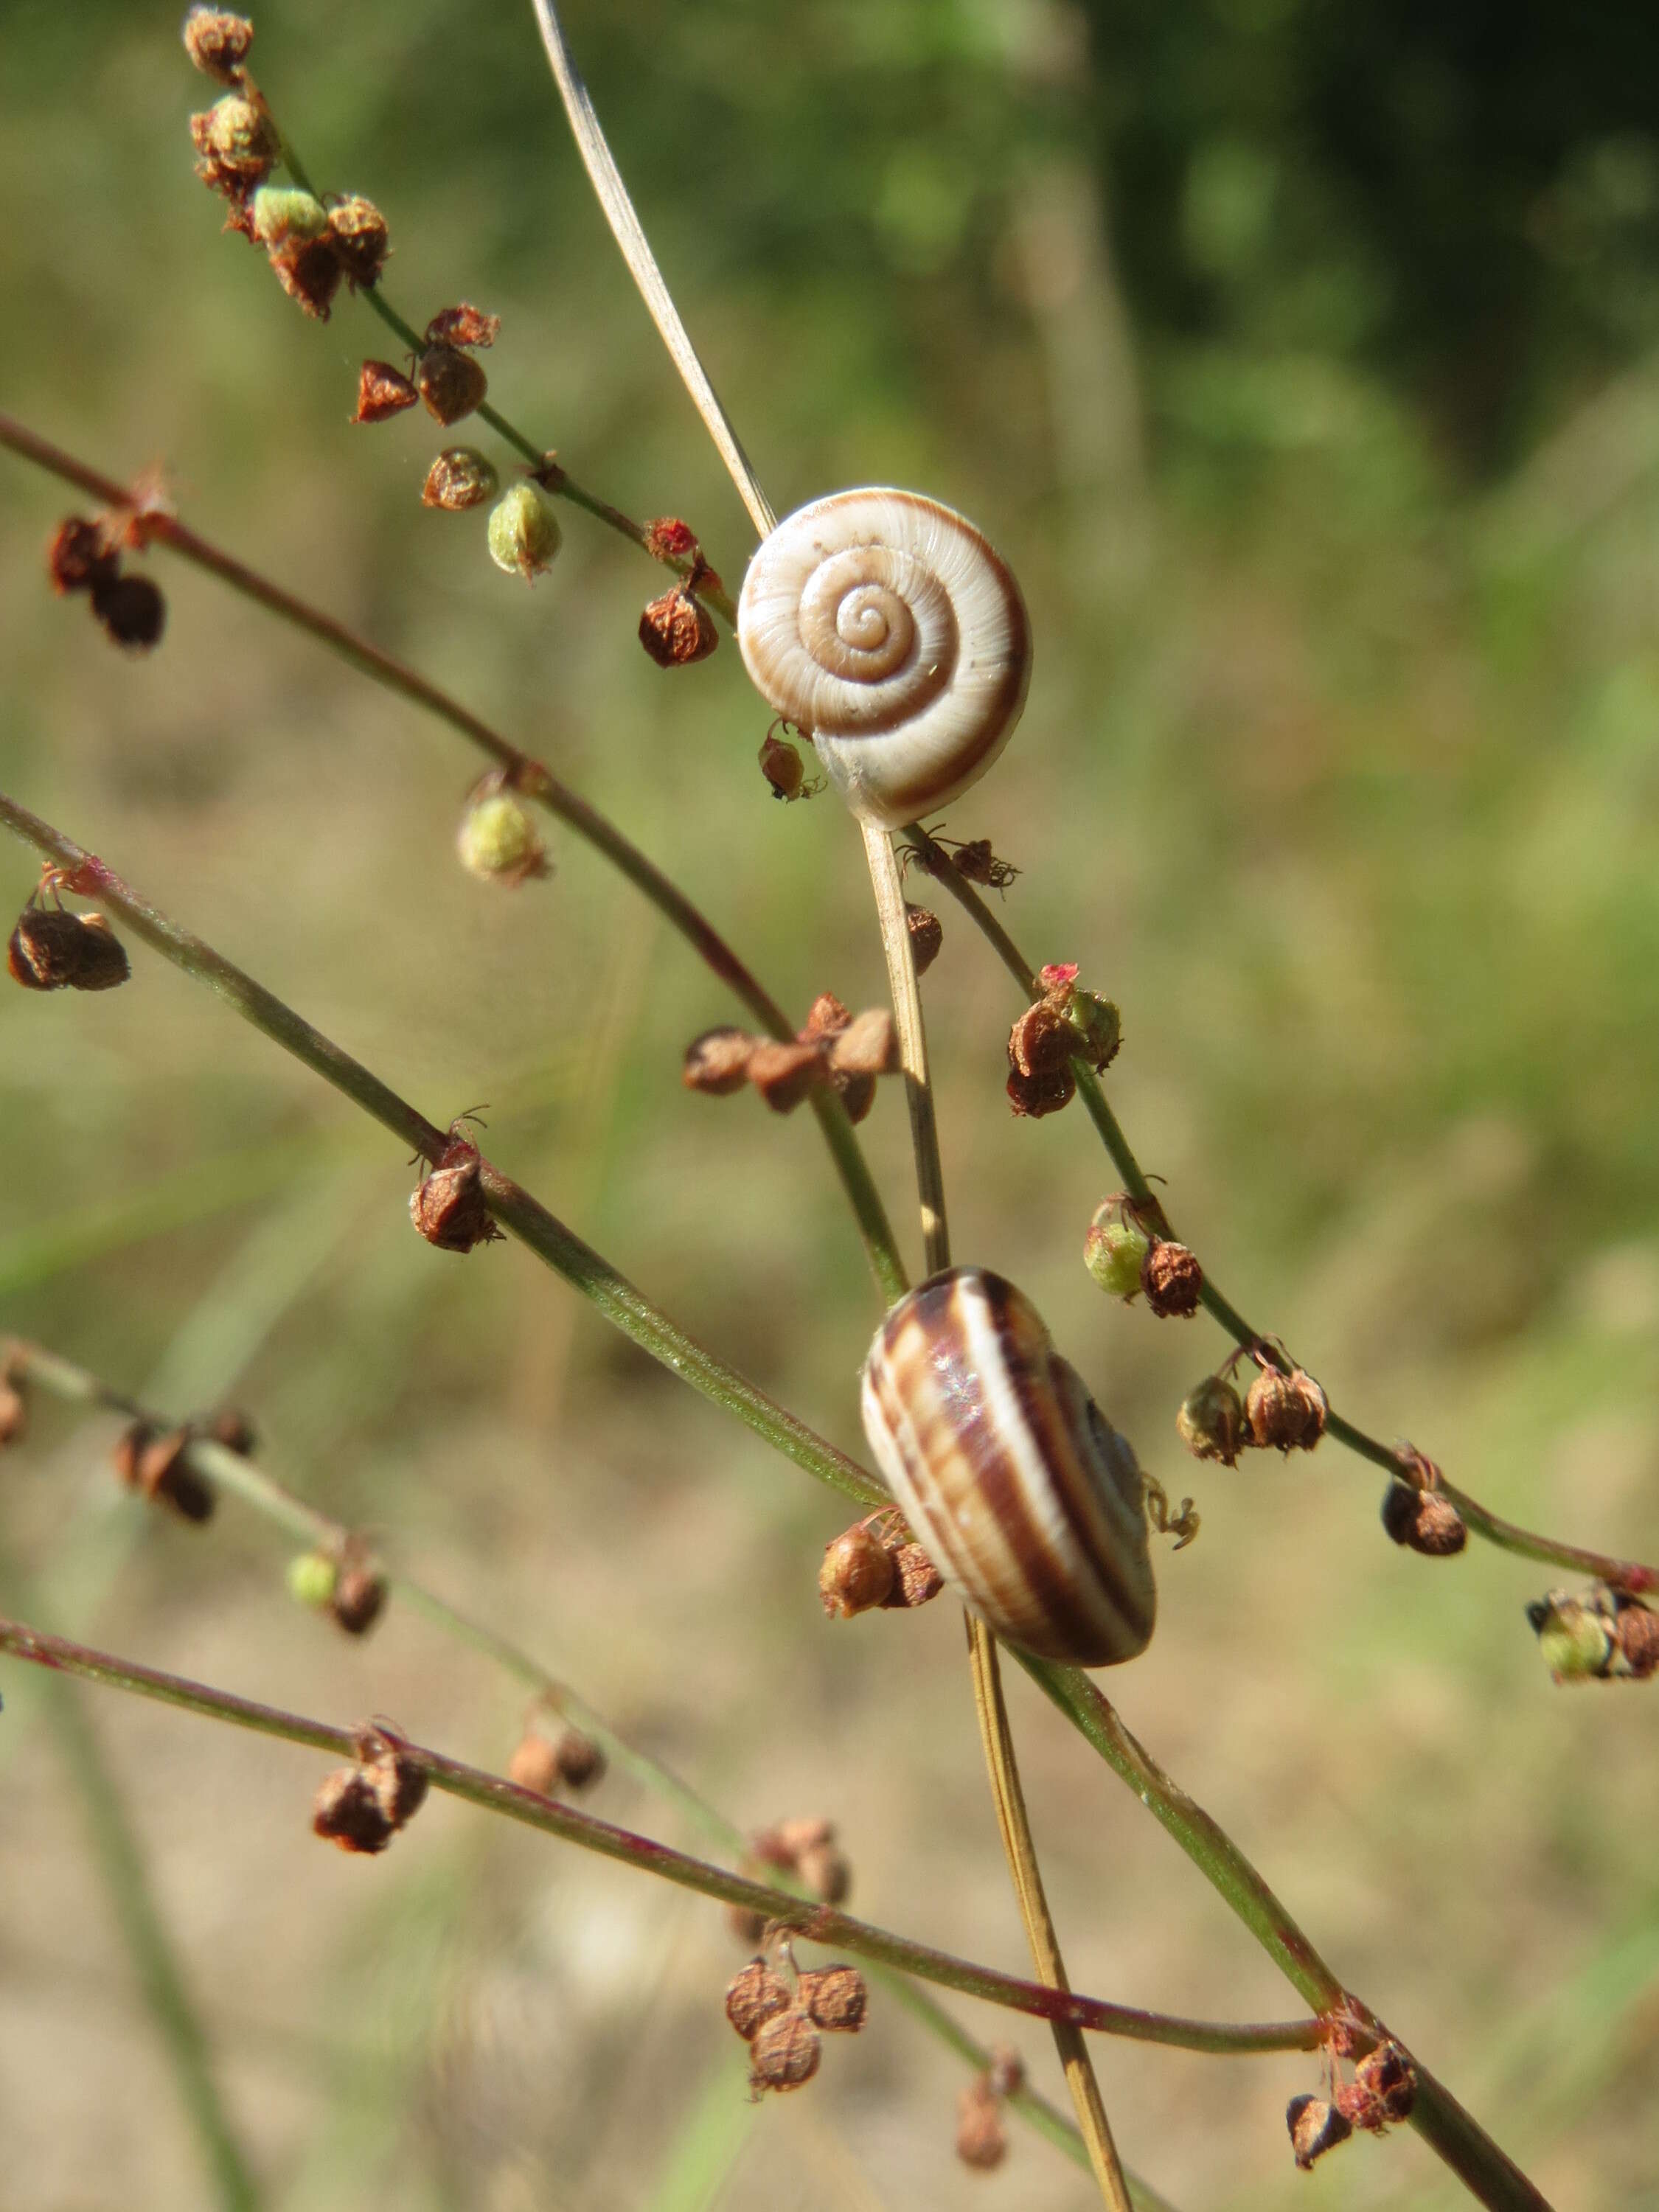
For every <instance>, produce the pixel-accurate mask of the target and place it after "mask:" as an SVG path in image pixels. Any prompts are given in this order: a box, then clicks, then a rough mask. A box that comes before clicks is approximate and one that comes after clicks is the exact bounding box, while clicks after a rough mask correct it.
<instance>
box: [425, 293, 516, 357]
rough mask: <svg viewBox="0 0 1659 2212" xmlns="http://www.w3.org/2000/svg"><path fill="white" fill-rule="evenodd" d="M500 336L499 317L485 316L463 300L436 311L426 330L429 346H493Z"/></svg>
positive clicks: (477, 308)
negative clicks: (453, 305)
mask: <svg viewBox="0 0 1659 2212" xmlns="http://www.w3.org/2000/svg"><path fill="white" fill-rule="evenodd" d="M500 336H501V317H500V316H499V315H487V314H485V313H484V311H483V308H482V307H474V306H473V305H472V304H471V301H467V300H462V301H459V303H458V305H456V306H455V307H440V308H439V310H438V312H437V313H436V314H435V315H434V317H433V318H432V320H431V321H430V322H429V323H428V325H427V326H426V342H427V343H428V345H429V346H435V345H448V346H493V345H494V344H495V341H496V339H497V338H498V337H500Z"/></svg>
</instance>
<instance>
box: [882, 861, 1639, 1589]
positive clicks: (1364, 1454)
mask: <svg viewBox="0 0 1659 2212" xmlns="http://www.w3.org/2000/svg"><path fill="white" fill-rule="evenodd" d="M902 835H903V836H904V837H905V839H906V840H907V842H908V845H909V848H910V849H911V851H912V852H913V853H915V854H916V855H917V857H918V858H919V859H920V860H922V861H923V862H924V864H927V863H928V861H929V859H930V856H931V855H933V854H936V853H937V851H938V849H939V848H938V847H937V846H936V845H935V844H934V842H933V839H932V838H931V837H929V836H928V835H927V831H926V830H925V829H923V828H922V826H921V823H917V822H911V823H907V824H906V826H905V828H904V830H903V832H902ZM927 872H928V874H929V875H930V876H931V877H932V878H933V881H934V882H935V883H937V884H943V885H944V887H945V890H947V891H948V892H949V893H950V895H951V897H952V898H953V899H954V900H955V901H956V902H957V905H958V906H959V907H960V908H962V910H963V913H964V914H966V915H968V917H969V920H970V921H972V922H973V924H974V927H975V928H976V929H977V930H978V931H979V933H980V934H981V936H982V937H983V938H984V939H986V941H987V943H988V944H989V945H991V947H992V949H993V950H994V951H995V953H996V955H997V957H998V958H999V959H1000V961H1001V963H1002V964H1003V966H1004V967H1005V968H1006V969H1007V970H1008V972H1009V974H1010V975H1012V977H1013V979H1014V981H1016V982H1017V983H1018V986H1019V987H1020V989H1021V990H1022V991H1024V994H1025V995H1026V997H1027V998H1028V999H1029V1000H1031V1001H1032V1002H1033V1003H1034V1004H1035V1002H1036V1000H1039V999H1041V998H1042V995H1043V988H1042V982H1041V981H1040V980H1039V978H1038V976H1037V974H1036V970H1035V969H1033V968H1032V967H1031V966H1030V963H1029V962H1028V961H1027V960H1026V958H1025V956H1024V953H1023V952H1022V951H1020V949H1019V947H1018V945H1016V944H1015V943H1014V940H1013V939H1012V937H1010V935H1009V934H1008V933H1007V931H1006V929H1005V928H1004V927H1003V926H1002V924H1001V922H1000V921H998V919H997V917H996V915H994V914H993V913H992V911H991V909H990V908H989V907H987V905H986V903H985V902H984V900H983V899H981V897H980V896H979V895H978V893H977V892H976V891H975V890H974V888H973V886H972V884H969V882H968V881H967V879H966V878H964V877H963V875H962V874H961V873H960V872H958V870H957V869H956V868H954V867H952V866H951V865H950V863H949V862H948V860H947V861H946V862H945V864H944V865H943V866H939V865H929V866H928V867H927ZM1072 1073H1073V1075H1074V1076H1075V1077H1076V1079H1077V1087H1078V1095H1079V1097H1080V1098H1081V1099H1082V1101H1083V1104H1084V1109H1085V1112H1086V1113H1087V1114H1088V1116H1089V1118H1090V1120H1091V1121H1092V1122H1093V1123H1094V1125H1095V1127H1096V1128H1097V1131H1098V1132H1099V1133H1100V1139H1101V1142H1102V1143H1103V1145H1104V1146H1105V1147H1106V1150H1107V1152H1109V1154H1110V1155H1111V1158H1112V1164H1113V1165H1114V1166H1115V1168H1116V1170H1117V1171H1118V1174H1119V1175H1120V1176H1121V1177H1122V1179H1123V1187H1124V1188H1125V1190H1126V1191H1127V1193H1128V1194H1129V1195H1130V1197H1132V1198H1134V1199H1138V1200H1139V1201H1140V1203H1141V1204H1142V1205H1143V1206H1151V1207H1155V1208H1156V1209H1157V1212H1158V1218H1159V1219H1160V1220H1162V1221H1164V1222H1165V1224H1166V1225H1167V1220H1168V1217H1167V1215H1166V1214H1165V1212H1164V1203H1163V1200H1161V1199H1160V1198H1159V1197H1158V1194H1157V1192H1156V1191H1155V1190H1154V1189H1153V1188H1152V1185H1151V1183H1150V1182H1148V1181H1147V1179H1146V1173H1145V1171H1144V1170H1143V1169H1142V1167H1141V1164H1140V1163H1139V1160H1138V1159H1137V1158H1135V1155H1134V1152H1133V1148H1132V1147H1131V1146H1130V1143H1129V1140H1128V1139H1127V1137H1126V1136H1125V1135H1124V1133H1123V1129H1122V1126H1121V1123H1120V1122H1119V1121H1118V1118H1117V1116H1116V1115H1115V1114H1114V1113H1113V1111H1112V1109H1111V1106H1110V1103H1109V1101H1108V1099H1107V1097H1106V1093H1105V1091H1104V1090H1103V1088H1102V1086H1101V1082H1100V1078H1099V1077H1098V1075H1097V1073H1095V1070H1094V1068H1093V1067H1092V1066H1091V1065H1090V1063H1089V1062H1088V1061H1087V1060H1084V1059H1081V1058H1077V1059H1074V1060H1073V1062H1072ZM1200 1297H1201V1298H1202V1300H1203V1304H1204V1307H1205V1310H1206V1312H1207V1313H1208V1314H1209V1315H1210V1316H1212V1319H1214V1320H1215V1321H1217V1322H1219V1323H1220V1325H1221V1327H1222V1328H1224V1329H1225V1331H1226V1332H1227V1334H1228V1335H1229V1336H1231V1338H1232V1340H1233V1341H1234V1343H1235V1344H1237V1346H1239V1347H1240V1349H1241V1350H1243V1351H1246V1352H1253V1353H1254V1354H1255V1356H1256V1357H1257V1358H1261V1359H1263V1360H1266V1361H1267V1362H1268V1363H1269V1364H1271V1365H1273V1366H1275V1367H1278V1368H1279V1370H1281V1371H1282V1372H1285V1373H1288V1372H1289V1371H1290V1369H1291V1364H1292V1363H1291V1360H1290V1359H1289V1358H1288V1357H1287V1356H1286V1355H1285V1353H1284V1352H1282V1351H1281V1350H1280V1349H1279V1346H1277V1345H1276V1344H1274V1343H1273V1341H1272V1340H1269V1339H1268V1338H1267V1337H1265V1336H1264V1335H1263V1334H1262V1332H1261V1330H1259V1329H1256V1328H1252V1327H1251V1325H1250V1323H1249V1322H1248V1321H1246V1319H1245V1318H1244V1316H1243V1314H1242V1313H1241V1312H1240V1311H1239V1310H1238V1308H1237V1306H1236V1305H1234V1304H1233V1303H1232V1301H1231V1299H1230V1298H1227V1297H1224V1296H1223V1294H1222V1292H1221V1291H1220V1290H1219V1289H1218V1287H1217V1285H1215V1284H1214V1283H1213V1282H1212V1281H1211V1279H1210V1276H1209V1273H1208V1271H1207V1270H1206V1273H1205V1277H1204V1287H1203V1290H1202V1291H1201V1292H1200ZM1325 1431H1326V1434H1327V1435H1328V1436H1330V1437H1334V1438H1335V1439H1336V1441H1337V1442H1338V1443H1342V1444H1346V1446H1347V1448H1348V1449H1349V1450H1350V1451H1352V1452H1354V1453H1357V1454H1358V1456H1359V1457H1360V1458H1361V1459H1365V1460H1369V1461H1370V1462H1371V1464H1372V1465H1373V1466H1374V1467H1380V1468H1383V1469H1385V1470H1386V1471H1387V1473H1388V1474H1391V1475H1393V1476H1394V1477H1395V1478H1396V1479H1397V1480H1400V1481H1401V1482H1408V1483H1411V1484H1412V1485H1413V1487H1419V1488H1420V1487H1421V1486H1423V1480H1424V1478H1423V1475H1422V1473H1421V1470H1420V1468H1419V1466H1418V1464H1417V1461H1416V1456H1415V1455H1414V1454H1413V1452H1412V1450H1411V1449H1410V1448H1409V1447H1400V1446H1396V1445H1393V1444H1385V1443H1383V1442H1382V1440H1381V1438H1379V1437H1372V1436H1368V1435H1367V1434H1366V1433H1365V1431H1364V1429H1361V1428H1359V1427H1358V1426H1356V1425H1355V1424H1354V1423H1353V1422H1352V1421H1351V1420H1349V1419H1346V1416H1345V1415H1343V1414H1341V1413H1338V1412H1337V1411H1336V1409H1335V1408H1334V1407H1333V1408H1332V1409H1331V1411H1330V1413H1329V1414H1328V1417H1327V1419H1326V1423H1325ZM1436 1487H1437V1489H1438V1490H1439V1491H1440V1492H1442V1493H1443V1495H1444V1496H1445V1497H1447V1498H1449V1499H1450V1500H1451V1502H1452V1504H1454V1505H1455V1506H1456V1508H1457V1510H1458V1511H1459V1512H1460V1513H1461V1514H1462V1516H1463V1519H1464V1520H1465V1522H1467V1523H1468V1526H1469V1528H1472V1529H1473V1530H1474V1533H1475V1534H1476V1535H1478V1536H1483V1537H1485V1538H1486V1541H1487V1542H1488V1543H1492V1544H1496V1545H1498V1547H1500V1548H1501V1549H1503V1550H1504V1551H1507V1552H1515V1553H1519V1554H1520V1555H1521V1557H1522V1558H1523V1559H1539V1560H1541V1561H1543V1562H1544V1563H1545V1564H1546V1565H1550V1566H1559V1567H1566V1568H1569V1569H1571V1571H1574V1572H1577V1573H1582V1574H1588V1575H1594V1576H1595V1577H1597V1578H1598V1579H1599V1580H1600V1581H1601V1582H1604V1583H1607V1584H1608V1585H1609V1586H1610V1587H1611V1588H1612V1589H1619V1590H1623V1591H1625V1592H1626V1593H1627V1594H1628V1595H1630V1596H1632V1597H1641V1596H1643V1595H1645V1594H1646V1593H1648V1592H1650V1591H1656V1590H1659V1567H1654V1566H1650V1565H1646V1564H1645V1563H1644V1561H1642V1560H1639V1559H1618V1558H1615V1557H1614V1556H1613V1554H1612V1553H1607V1552H1596V1551H1589V1550H1586V1549H1584V1548H1583V1547H1581V1546H1579V1545H1577V1544H1567V1543H1564V1542H1562V1541H1560V1540H1559V1538H1557V1537H1553V1536H1544V1535H1540V1534H1536V1533H1535V1532H1534V1531H1533V1530H1532V1529H1529V1528H1517V1527H1516V1524H1515V1523H1514V1522H1512V1521H1505V1520H1504V1519H1503V1518H1502V1517H1501V1516H1499V1515H1498V1514H1496V1513H1493V1512H1492V1511H1491V1510H1490V1509H1489V1508H1487V1507H1486V1506H1485V1505H1482V1504H1480V1500H1479V1499H1478V1498H1472V1497H1471V1496H1470V1495H1469V1494H1468V1492H1467V1491H1464V1490H1460V1489H1458V1488H1457V1487H1456V1486H1455V1485H1454V1484H1452V1483H1450V1482H1448V1481H1447V1480H1445V1478H1444V1476H1443V1475H1440V1476H1439V1477H1438V1479H1437V1482H1436Z"/></svg>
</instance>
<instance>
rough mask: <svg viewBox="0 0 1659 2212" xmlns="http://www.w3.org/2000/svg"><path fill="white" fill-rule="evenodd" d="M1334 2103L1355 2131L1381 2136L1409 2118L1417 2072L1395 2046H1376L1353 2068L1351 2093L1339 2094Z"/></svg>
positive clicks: (1396, 2045)
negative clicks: (1358, 2129)
mask: <svg viewBox="0 0 1659 2212" xmlns="http://www.w3.org/2000/svg"><path fill="white" fill-rule="evenodd" d="M1345 2100H1346V2101H1345ZM1336 2101H1337V2106H1338V2108H1339V2109H1340V2112H1342V2114H1343V2117H1344V2118H1346V2119H1349V2120H1352V2123H1353V2124H1354V2125H1355V2127H1357V2128H1365V2129H1368V2130H1370V2132H1371V2133H1372V2134H1375V2135H1380V2134H1381V2133H1382V2131H1383V2129H1384V2128H1386V2127H1392V2126H1394V2125H1395V2124H1396V2123H1397V2122H1399V2121H1401V2120H1407V2119H1409V2118H1411V2113H1412V2107H1413V2105H1415V2104H1416V2102H1417V2074H1416V2069H1414V2068H1413V2065H1412V2063H1411V2061H1410V2059H1409V2058H1407V2056H1406V2054H1405V2052H1404V2051H1402V2050H1401V2047H1400V2045H1398V2044H1397V2043H1379V2044H1378V2045H1377V2046H1376V2049H1375V2050H1374V2051H1367V2052H1366V2054H1365V2056H1364V2057H1363V2058H1362V2059H1361V2060H1360V2062H1359V2063H1358V2065H1357V2066H1356V2067H1355V2068H1354V2080H1353V2087H1352V2090H1339V2091H1338V2093H1337V2100H1336ZM1362 2115H1363V2117H1362Z"/></svg>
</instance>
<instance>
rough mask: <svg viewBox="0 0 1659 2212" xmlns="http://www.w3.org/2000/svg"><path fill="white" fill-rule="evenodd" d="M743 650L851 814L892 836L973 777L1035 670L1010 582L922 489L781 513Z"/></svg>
mask: <svg viewBox="0 0 1659 2212" xmlns="http://www.w3.org/2000/svg"><path fill="white" fill-rule="evenodd" d="M738 646H739V647H741V649H742V652H743V658H744V665H745V666H746V667H747V668H748V671H749V673H750V677H751V678H753V680H754V684H755V687H756V689H757V690H758V691H759V692H760V693H761V695H762V696H763V698H765V699H766V700H767V701H768V702H769V704H770V705H771V706H773V707H774V708H775V709H776V710H777V712H778V713H779V714H782V715H784V716H785V717H787V720H790V721H791V722H793V723H794V724H795V725H796V726H797V727H798V728H799V729H800V730H801V731H803V732H805V734H806V735H807V736H809V737H810V738H811V740H812V742H813V744H814V745H815V746H816V748H817V755H818V758H819V760H820V761H821V762H822V763H823V770H824V773H825V775H827V776H828V777H829V781H831V782H832V783H833V784H834V785H835V787H836V790H837V791H839V792H840V793H841V795H842V798H843V799H845V800H846V801H847V803H848V805H849V806H850V807H851V808H852V810H853V811H854V814H856V815H858V816H859V817H860V818H861V819H862V820H865V821H869V822H878V823H881V824H882V825H883V827H884V828H886V829H898V828H899V827H901V825H902V824H903V823H907V822H914V821H915V820H916V819H917V818H918V817H920V816H921V815H923V814H926V813H927V812H929V811H931V810H932V809H933V808H935V807H939V806H943V805H945V804H946V802H947V801H949V800H951V799H955V798H956V797H957V796H958V794H959V793H962V792H963V791H965V790H967V788H968V787H969V784H972V783H975V782H977V781H978V780H979V778H980V777H981V775H984V773H985V771H986V769H987V768H989V767H990V765H991V763H992V762H993V761H994V760H995V758H996V757H997V755H998V754H999V753H1000V751H1001V750H1002V748H1003V746H1004V744H1006V741H1007V738H1008V736H1009V733H1010V732H1011V731H1012V729H1013V726H1014V725H1015V723H1016V722H1017V721H1018V720H1019V714H1020V709H1021V708H1022V707H1023V706H1024V703H1025V690H1026V685H1027V684H1028V683H1029V681H1030V672H1031V633H1030V623H1029V622H1028V621H1027V619H1026V614H1025V602H1024V599H1022V598H1021V597H1020V590H1019V586H1018V584H1017V583H1016V582H1015V581H1014V578H1013V575H1012V572H1011V571H1010V569H1009V568H1008V567H1007V565H1006V563H1005V562H1003V561H1002V559H1001V558H1000V556H999V555H998V554H997V553H996V552H995V551H994V550H993V549H992V547H991V546H990V545H989V544H987V542H986V540H985V539H984V538H982V537H981V535H980V533H979V532H978V531H977V530H975V527H974V526H973V524H972V523H971V522H969V521H968V520H966V519H965V518H964V517H963V516H962V515H960V514H957V513H954V512H953V511H952V509H951V508H950V507H941V506H940V505H939V501H937V500H933V499H924V498H923V497H922V496H921V494H920V493H917V492H912V491H892V490H884V489H871V490H865V491H840V492H832V493H830V494H829V495H828V496H827V497H825V498H823V499H817V500H814V501H812V502H811V505H810V506H808V507H800V508H799V509H798V510H797V512H796V513H793V514H791V515H787V516H786V517H785V518H784V520H782V521H781V523H779V524H778V526H777V527H776V528H775V530H774V531H773V532H772V533H771V535H770V536H769V538H767V540H766V542H765V543H764V544H763V545H762V547H761V548H760V550H759V551H758V552H757V554H756V555H755V557H754V559H753V560H752V561H751V562H750V564H749V573H748V574H747V575H746V576H745V577H744V585H743V592H742V596H741V598H740V599H739V600H738Z"/></svg>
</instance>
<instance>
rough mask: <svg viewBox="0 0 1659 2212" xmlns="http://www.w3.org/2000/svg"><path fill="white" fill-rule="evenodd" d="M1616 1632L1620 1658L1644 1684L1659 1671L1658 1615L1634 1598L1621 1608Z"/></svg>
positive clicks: (1614, 1631) (1614, 1630) (1633, 1675)
mask: <svg viewBox="0 0 1659 2212" xmlns="http://www.w3.org/2000/svg"><path fill="white" fill-rule="evenodd" d="M1613 1639H1614V1641H1615V1642H1616V1644H1618V1646H1619V1652H1620V1657H1621V1658H1622V1659H1623V1661H1624V1662H1625V1666H1626V1668H1627V1669H1628V1670H1629V1672H1630V1674H1631V1675H1632V1677H1633V1679H1634V1680H1637V1681H1638V1682H1645V1681H1646V1680H1647V1679H1648V1677H1649V1675H1650V1674H1653V1673H1654V1672H1655V1671H1656V1670H1659V1613H1653V1612H1651V1611H1650V1609H1649V1608H1648V1607H1646V1606H1644V1605H1638V1603H1637V1602H1636V1601H1635V1600H1634V1599H1633V1598H1632V1600H1631V1601H1630V1602H1629V1603H1628V1604H1627V1605H1622V1606H1620V1609H1619V1613H1618V1617H1617V1618H1616V1620H1614V1622H1613Z"/></svg>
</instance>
